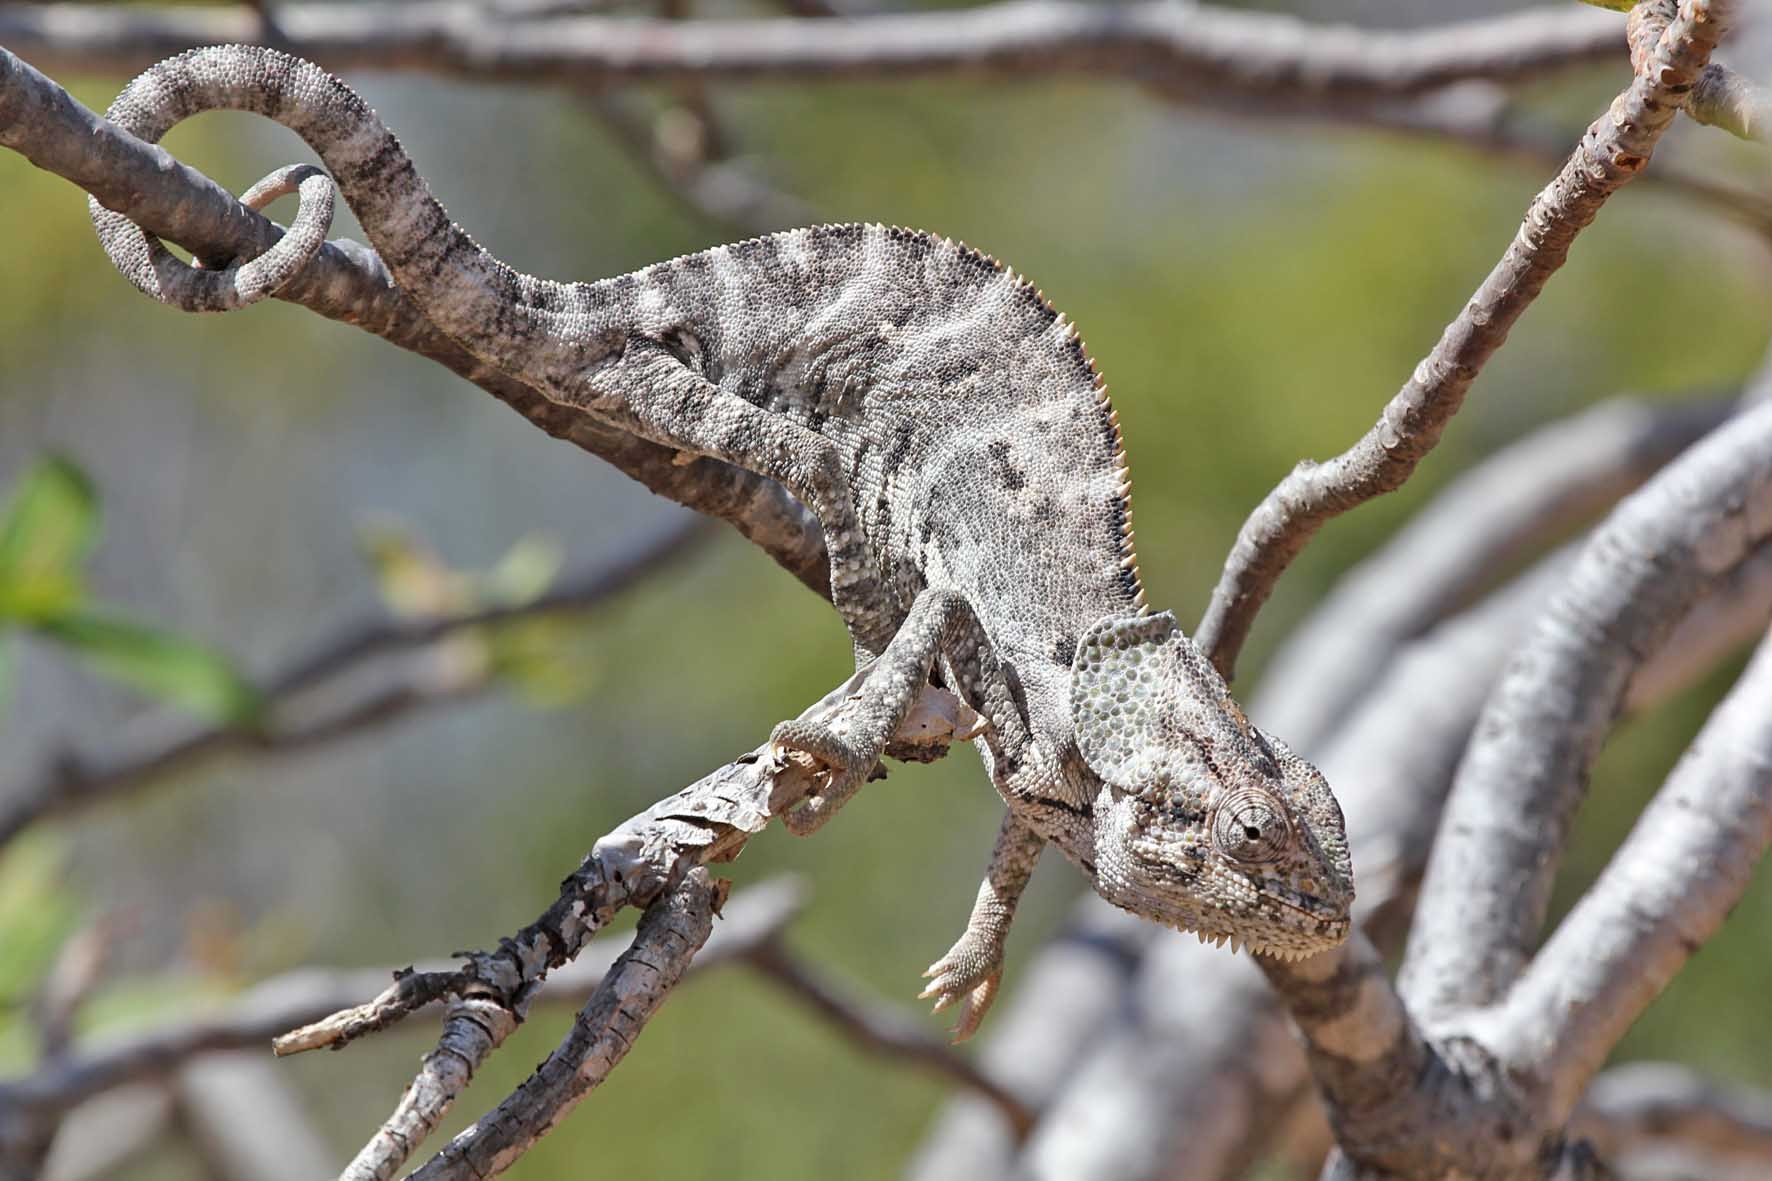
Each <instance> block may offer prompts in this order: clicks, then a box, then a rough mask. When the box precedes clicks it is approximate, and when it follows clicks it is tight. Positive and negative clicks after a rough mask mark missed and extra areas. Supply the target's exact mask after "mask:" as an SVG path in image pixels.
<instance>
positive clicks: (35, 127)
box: [0, 9, 830, 598]
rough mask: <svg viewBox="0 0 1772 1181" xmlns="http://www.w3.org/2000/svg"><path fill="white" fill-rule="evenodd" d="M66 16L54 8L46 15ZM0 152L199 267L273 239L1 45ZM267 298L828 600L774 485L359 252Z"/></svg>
mask: <svg viewBox="0 0 1772 1181" xmlns="http://www.w3.org/2000/svg"><path fill="white" fill-rule="evenodd" d="M184 11H187V12H193V13H195V12H197V10H184ZM243 11H244V10H243ZM347 11H350V10H347ZM117 14H118V15H122V12H121V10H117ZM15 15H17V10H15V9H0V26H4V24H5V22H6V21H7V20H9V19H11V18H12V17H14V16H15ZM67 15H68V14H67V13H65V12H61V11H58V12H57V13H56V14H55V19H57V20H60V19H63V18H64V17H66V16H67ZM99 23H101V24H102V23H104V22H103V21H100V22H99ZM7 39H8V37H7V33H6V32H4V31H0V41H4V40H7ZM0 146H3V147H8V148H11V149H13V150H14V151H17V152H19V153H21V154H22V155H24V156H25V157H26V158H27V159H29V160H30V161H31V162H32V163H33V164H35V165H37V166H38V167H39V168H42V169H44V170H45V171H48V172H53V173H55V174H56V175H58V176H61V177H63V178H65V179H67V180H70V181H72V182H73V183H74V184H76V185H79V186H80V187H81V188H83V189H85V190H86V191H87V192H89V193H91V194H92V195H93V196H94V197H96V198H98V200H99V201H100V202H101V203H102V204H103V205H104V206H105V207H106V208H107V209H113V210H116V211H117V212H120V213H123V214H126V215H128V217H129V218H130V219H131V220H132V221H134V222H136V223H137V224H138V225H140V226H141V227H142V228H143V229H145V230H146V231H148V232H149V233H150V234H154V235H155V236H157V237H160V238H163V239H165V240H167V241H170V242H176V243H177V244H179V245H180V246H183V247H185V248H186V249H188V250H190V251H191V252H192V253H193V254H194V255H196V256H197V257H198V258H200V259H202V260H204V261H205V262H213V263H218V264H219V263H225V262H227V261H229V260H231V259H234V258H254V257H257V256H258V255H260V254H262V253H263V252H264V251H265V250H267V249H268V248H270V247H271V246H272V245H273V244H274V243H276V242H277V241H278V240H279V238H280V237H281V235H282V233H283V231H282V227H280V226H278V225H276V224H275V223H273V222H271V221H269V220H267V219H266V218H264V217H263V216H261V215H260V214H258V213H257V212H255V211H253V210H251V209H248V208H247V207H246V206H245V205H243V204H241V203H240V202H239V201H238V200H236V199H235V198H234V197H233V196H231V195H230V194H229V193H228V192H227V191H226V190H224V189H222V188H221V187H220V186H219V185H217V184H216V183H215V182H214V181H212V180H210V179H209V178H208V177H206V176H204V175H203V174H202V173H200V172H197V171H196V170H195V169H192V168H189V167H187V166H185V165H183V164H180V163H179V162H178V161H177V160H176V159H175V158H173V157H172V156H171V155H170V154H168V153H167V152H166V151H165V150H164V149H163V148H160V147H159V146H157V145H152V144H145V143H143V142H142V141H141V140H139V139H136V138H135V137H134V136H132V135H129V134H127V133H125V132H122V131H120V130H118V129H117V128H116V127H114V126H112V125H111V124H110V123H108V122H106V121H105V120H104V119H101V118H100V117H99V116H98V115H95V114H94V113H93V112H91V111H89V110H87V109H86V108H85V107H83V106H81V105H80V104H79V103H78V102H76V101H75V100H74V99H73V98H72V97H71V96H70V95H69V94H68V93H67V91H65V90H63V89H62V88H61V87H60V86H58V85H57V84H56V83H54V82H52V81H51V80H50V79H48V78H46V77H44V76H43V75H42V74H41V73H39V72H38V71H37V70H35V69H33V68H32V67H31V66H29V65H27V64H25V63H24V62H23V61H21V60H20V59H19V58H18V57H16V56H15V55H13V54H12V53H10V52H8V51H7V50H5V49H0ZM277 298H279V299H284V300H288V301H289V302H292V303H299V304H301V305H302V306H303V307H306V308H307V309H309V310H310V311H313V312H316V313H318V314H319V315H322V316H325V317H326V318H327V319H330V320H338V321H341V322H343V323H346V324H351V325H354V326H356V327H359V328H362V329H364V330H365V331H368V332H372V333H374V334H375V335H377V336H379V337H381V338H382V339H384V340H386V341H388V342H389V343H391V344H395V345H398V346H399V347H401V348H403V349H406V350H408V351H410V352H413V353H416V354H418V355H419V356H422V357H425V358H427V359H429V360H432V361H435V362H437V363H438V364H440V365H442V366H444V367H445V368H446V369H448V370H449V371H450V372H452V373H454V374H456V375H457V376H460V377H464V378H466V379H467V380H469V381H471V382H473V383H474V384H475V385H477V386H479V387H480V388H481V389H483V390H485V391H486V392H487V393H489V394H491V395H492V396H493V397H495V398H497V399H499V401H501V402H503V403H505V404H506V405H508V406H510V407H511V408H512V409H513V410H515V411H517V412H518V413H519V414H521V415H523V417H525V418H527V419H528V420H529V421H530V422H532V423H534V424H535V425H536V426H538V427H540V428H541V429H542V430H544V431H546V432H547V433H548V434H550V435H553V436H554V437H556V438H562V439H566V440H568V441H570V442H572V443H573V444H574V445H576V446H578V447H579V448H581V449H583V450H585V451H588V452H590V453H591V454H593V455H597V456H599V457H601V458H602V459H605V460H607V461H608V462H609V463H611V464H613V465H614V466H615V467H617V468H619V469H620V470H621V471H622V472H623V473H624V474H625V475H627V476H629V477H631V478H632V479H634V480H636V481H638V482H639V483H641V484H643V485H645V486H646V487H647V488H649V489H651V490H652V491H653V492H656V493H658V494H659V495H661V496H664V497H667V498H669V499H671V500H675V501H676V502H677V503H679V504H682V505H684V506H686V507H688V508H692V509H695V510H696V511H698V512H701V513H705V514H707V515H708V516H711V517H717V518H719V519H720V520H723V521H726V522H727V523H728V524H730V525H732V526H733V527H734V528H736V529H737V530H738V531H739V533H741V534H742V535H743V536H744V537H745V538H746V539H747V540H749V541H751V542H753V543H754V544H756V545H757V546H758V547H760V548H761V549H762V550H763V551H764V552H765V553H767V554H769V556H770V557H771V558H772V559H774V560H775V561H776V563H777V564H779V565H781V566H782V567H783V568H784V569H786V570H787V571H788V572H789V573H791V574H793V575H794V576H795V577H796V578H798V579H799V580H800V581H801V582H803V583H805V584H806V585H807V586H808V587H810V588H811V589H813V590H814V591H817V592H818V593H819V594H821V595H823V596H825V597H826V598H828V597H829V596H830V587H829V571H828V562H827V559H826V556H825V550H824V535H823V533H822V531H821V530H820V529H819V527H818V523H817V522H816V521H815V520H814V519H813V518H812V516H811V515H810V514H809V513H807V512H806V511H805V509H804V508H803V507H802V506H801V505H800V504H799V503H798V502H796V501H795V500H794V499H793V498H792V497H791V496H789V495H788V494H787V492H786V491H785V490H784V489H782V488H781V487H780V486H779V485H777V484H775V483H774V482H773V481H770V480H765V479H763V478H762V477H760V476H755V475H752V474H751V473H749V472H744V471H740V470H739V469H737V468H735V467H732V466H731V465H729V464H723V463H720V462H718V461H715V460H711V459H707V458H701V459H697V460H696V461H695V462H693V463H689V464H679V463H677V462H676V459H677V453H676V452H675V451H672V450H670V449H669V448H666V447H660V446H658V445H656V444H653V443H648V442H646V441H644V440H642V439H640V438H638V437H637V436H635V435H633V434H630V433H628V432H626V431H623V430H621V429H619V428H617V427H613V426H610V425H608V424H606V423H602V422H599V421H598V420H596V419H594V418H592V417H590V416H588V415H585V414H582V413H580V412H578V411H576V410H573V409H570V408H568V407H565V406H561V405H559V404H557V403H553V402H549V401H548V400H547V399H546V398H544V397H542V395H541V394H539V393H537V392H536V391H535V390H533V389H531V388H530V387H528V386H526V385H523V384H521V383H520V382H517V381H514V380H512V379H511V378H509V377H507V376H506V375H504V374H503V373H501V372H499V371H497V370H494V369H492V368H490V367H488V366H487V365H485V364H483V363H482V362H480V361H479V360H478V359H476V358H475V357H473V356H472V355H471V354H469V353H467V352H466V351H465V350H463V349H462V348H461V347H460V346H459V345H457V344H456V343H455V342H454V341H452V340H450V339H449V338H448V337H446V336H444V335H443V334H442V333H440V332H438V331H437V330H436V329H435V328H434V327H432V325H431V324H430V322H429V321H427V320H426V319H424V317H423V316H421V315H420V314H419V312H418V310H417V309H416V308H415V307H413V305H412V303H411V302H410V301H409V300H407V299H406V297H405V296H404V295H402V294H401V293H400V291H399V289H398V288H397V287H395V286H394V283H393V279H392V277H391V276H390V275H389V274H388V271H387V268H386V267H385V266H383V265H382V262H381V259H380V258H378V257H377V256H376V254H375V252H374V251H373V250H370V249H369V248H368V247H367V246H364V245H362V244H361V243H358V242H353V241H351V240H349V239H339V240H336V241H332V242H328V243H326V244H325V245H324V246H323V247H321V249H320V252H319V254H318V255H317V256H316V257H315V258H314V260H313V261H312V262H311V263H309V264H308V266H307V267H306V268H305V269H303V270H302V272H301V273H300V274H298V275H297V276H296V277H295V278H294V279H293V280H291V281H290V282H289V283H288V285H286V286H285V287H284V288H283V289H282V290H281V291H280V292H278V295H277Z"/></svg>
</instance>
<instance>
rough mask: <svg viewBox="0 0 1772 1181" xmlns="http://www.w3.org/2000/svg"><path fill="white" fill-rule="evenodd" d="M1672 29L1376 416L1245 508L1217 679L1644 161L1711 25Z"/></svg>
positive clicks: (1447, 410) (1390, 484) (1216, 632)
mask: <svg viewBox="0 0 1772 1181" xmlns="http://www.w3.org/2000/svg"><path fill="white" fill-rule="evenodd" d="M1700 11H1704V12H1708V9H1705V8H1703V7H1702V6H1701V9H1700ZM1678 28H1679V29H1680V30H1681V32H1680V35H1678V36H1670V37H1666V38H1663V39H1662V40H1661V42H1659V47H1658V49H1657V51H1656V55H1655V56H1654V58H1653V60H1652V61H1649V62H1647V63H1646V64H1645V68H1644V69H1642V70H1641V71H1640V72H1639V73H1638V74H1637V76H1636V78H1635V80H1634V81H1633V82H1632V84H1631V87H1630V89H1628V90H1626V91H1625V92H1624V93H1623V94H1621V95H1619V96H1618V98H1617V99H1616V100H1614V102H1613V104H1612V109H1611V110H1610V111H1609V112H1608V113H1607V114H1606V115H1604V116H1602V117H1601V118H1600V119H1598V120H1596V121H1595V122H1594V123H1593V124H1592V125H1591V126H1589V128H1588V130H1587V134H1586V135H1584V136H1583V137H1582V140H1581V143H1580V145H1579V146H1578V147H1577V149H1576V150H1575V153H1574V154H1573V155H1572V156H1570V158H1569V160H1568V162H1567V163H1565V164H1564V165H1563V169H1562V171H1561V172H1560V173H1559V174H1558V175H1557V177H1556V179H1554V180H1553V181H1552V182H1551V183H1550V184H1549V185H1548V186H1547V187H1546V188H1545V189H1544V190H1543V191H1542V192H1541V193H1539V194H1538V196H1537V197H1536V198H1534V200H1533V202H1532V205H1531V207H1530V208H1528V209H1527V211H1526V217H1525V220H1524V221H1523V222H1522V223H1521V225H1520V229H1519V231H1518V232H1517V233H1516V234H1515V236H1514V240H1513V242H1512V243H1511V244H1510V245H1509V246H1508V249H1507V252H1506V254H1504V255H1503V256H1502V259H1501V261H1500V262H1499V263H1497V264H1496V266H1495V269H1494V270H1492V271H1491V272H1490V273H1489V276H1488V278H1486V279H1485V280H1484V281H1483V284H1482V285H1481V286H1480V287H1479V288H1478V289H1477V291H1476V293H1475V294H1474V295H1473V296H1472V297H1471V299H1470V302H1469V303H1467V304H1466V305H1465V307H1464V309H1463V311H1461V312H1460V313H1459V315H1458V317H1457V318H1456V319H1455V320H1453V321H1452V323H1451V324H1449V325H1448V326H1447V327H1446V330H1445V332H1444V333H1443V334H1442V335H1441V337H1440V340H1439V343H1438V344H1436V345H1435V346H1434V349H1433V351H1432V352H1430V353H1429V354H1428V355H1427V357H1426V358H1425V359H1423V361H1422V362H1421V363H1420V364H1419V365H1417V366H1416V368H1415V372H1414V374H1413V375H1412V376H1411V377H1410V379H1409V381H1408V382H1406V383H1405V384H1404V386H1403V388H1402V390H1401V391H1399V392H1398V393H1397V395H1396V396H1395V397H1393V398H1392V399H1391V401H1390V403H1389V404H1388V405H1387V406H1386V407H1385V409H1384V412H1383V414H1382V415H1381V416H1380V417H1379V420H1378V423H1377V425H1375V426H1374V427H1373V428H1372V429H1371V430H1370V431H1368V432H1367V433H1366V435H1365V436H1364V437H1363V438H1362V439H1361V440H1360V441H1359V442H1357V443H1355V444H1354V446H1353V447H1351V448H1349V449H1348V450H1347V451H1344V452H1343V453H1342V454H1341V455H1339V456H1337V457H1335V458H1334V459H1332V460H1329V461H1328V462H1327V463H1324V464H1320V465H1319V464H1312V463H1309V462H1305V463H1301V464H1299V466H1298V467H1297V468H1295V469H1294V470H1293V471H1292V473H1291V474H1290V475H1288V476H1287V477H1286V478H1285V479H1284V480H1282V481H1281V482H1280V484H1279V485H1278V486H1277V487H1275V489H1274V490H1273V491H1272V492H1270V493H1269V494H1268V496H1267V498H1266V499H1265V500H1263V501H1262V503H1261V504H1260V505H1259V506H1257V507H1256V509H1255V511H1254V512H1253V513H1251V514H1250V516H1249V519H1248V520H1247V521H1246V522H1245V523H1244V525H1243V528H1242V530H1241V532H1240V533H1239V534H1238V536H1237V542H1236V545H1235V546H1234V547H1233V548H1232V550H1231V553H1230V555H1229V556H1228V557H1227V558H1226V559H1225V567H1224V573H1223V575H1222V576H1221V577H1220V578H1219V582H1218V586H1217V588H1216V589H1215V590H1214V591H1213V595H1212V602H1211V604H1210V606H1208V608H1207V610H1206V616H1205V618H1204V619H1203V620H1202V621H1201V624H1200V630H1199V634H1198V636H1197V637H1196V638H1197V640H1198V642H1199V644H1200V646H1201V648H1202V650H1204V651H1205V652H1206V653H1207V654H1208V655H1210V656H1211V657H1212V660H1213V663H1214V664H1216V665H1217V666H1218V668H1219V670H1220V671H1221V672H1223V673H1224V674H1225V677H1226V679H1227V680H1228V679H1230V676H1231V674H1232V673H1233V672H1234V671H1235V668H1236V662H1237V653H1238V652H1239V651H1240V650H1241V649H1242V646H1243V640H1244V639H1245V638H1246V637H1247V635H1248V632H1249V627H1250V625H1251V624H1252V623H1253V622H1254V620H1255V616H1256V613H1257V612H1259V611H1260V609H1261V605H1262V604H1263V603H1264V602H1266V600H1267V596H1268V594H1269V593H1270V592H1271V591H1272V589H1273V585H1274V583H1275V582H1276V581H1277V580H1278V579H1279V577H1280V575H1281V573H1283V572H1284V571H1285V569H1286V567H1287V565H1289V564H1290V563H1291V561H1292V559H1293V558H1294V557H1296V556H1297V555H1298V553H1299V551H1301V550H1302V549H1303V548H1304V546H1305V545H1306V543H1308V542H1309V541H1310V539H1311V537H1312V535H1314V534H1315V533H1316V531H1317V530H1318V529H1319V528H1321V527H1322V526H1323V525H1324V524H1325V523H1326V522H1327V521H1329V520H1330V519H1331V518H1332V517H1335V516H1338V515H1340V514H1341V513H1344V512H1346V511H1347V510H1349V509H1351V508H1353V507H1355V506H1356V505H1358V504H1361V503H1363V502H1364V501H1367V500H1370V499H1371V498H1372V497H1374V496H1378V495H1381V494H1383V493H1385V492H1390V491H1394V490H1395V489H1397V488H1399V487H1401V486H1402V484H1403V482H1404V481H1405V480H1407V479H1408V478H1409V476H1410V474H1411V473H1412V472H1413V471H1414V470H1415V465H1416V464H1417V463H1419V462H1420V461H1421V459H1422V458H1423V457H1424V456H1426V455H1427V453H1428V452H1429V451H1431V450H1432V449H1433V447H1434V445H1435V444H1436V443H1437V442H1438V441H1439V438H1440V432H1441V431H1442V430H1444V429H1445V426H1446V424H1447V423H1448V422H1449V421H1450V420H1451V418H1452V416H1453V415H1454V414H1456V413H1457V412H1458V409H1459V407H1460V406H1461V405H1462V404H1463V402H1464V395H1465V393H1466V391H1468V390H1469V389H1470V386H1471V383H1472V382H1474V381H1475V380H1476V377H1477V375H1478V374H1479V373H1480V372H1481V371H1482V368H1483V365H1484V363H1485V362H1487V361H1488V359H1489V358H1490V357H1491V356H1492V355H1493V354H1494V353H1495V350H1496V349H1498V348H1500V347H1501V345H1502V342H1503V341H1505V340H1506V339H1507V334H1508V331H1509V329H1511V328H1512V327H1513V325H1514V323H1515V321H1517V320H1518V319H1519V317H1520V315H1521V314H1522V313H1523V312H1524V311H1525V310H1526V308H1528V307H1529V306H1531V304H1532V301H1533V300H1534V299H1536V298H1537V297H1538V293H1539V292H1540V291H1541V290H1543V288H1544V284H1545V283H1546V282H1547V281H1548V280H1549V279H1550V277H1551V275H1552V274H1554V273H1555V272H1556V271H1557V269H1558V268H1559V267H1561V266H1562V265H1563V261H1564V260H1565V259H1566V258H1567V257H1568V254H1569V248H1570V246H1571V245H1572V244H1573V243H1574V241H1575V236H1576V235H1577V234H1578V233H1580V232H1581V230H1582V229H1583V228H1585V227H1586V226H1587V225H1588V223H1589V222H1591V221H1592V220H1593V219H1594V217H1595V215H1596V214H1598V212H1599V210H1600V206H1601V205H1603V204H1604V203H1605V201H1606V199H1607V198H1608V197H1609V196H1611V195H1612V193H1614V192H1616V191H1617V190H1618V189H1619V188H1621V187H1622V186H1623V185H1624V184H1626V183H1627V182H1628V181H1630V180H1631V178H1632V177H1634V176H1636V175H1637V174H1638V173H1639V172H1641V171H1642V169H1643V167H1644V165H1646V164H1647V163H1648V160H1649V154H1650V153H1651V152H1652V151H1653V150H1654V147H1655V142H1656V140H1657V139H1659V138H1660V136H1661V133H1662V131H1664V130H1665V129H1666V128H1667V126H1668V124H1669V123H1671V122H1672V121H1673V118H1674V116H1675V115H1676V114H1678V112H1679V109H1680V106H1681V104H1682V103H1683V101H1684V99H1685V95H1686V92H1687V90H1688V89H1689V88H1690V86H1691V84H1692V81H1693V80H1694V79H1695V78H1696V76H1697V74H1698V72H1699V71H1700V70H1702V69H1703V68H1704V64H1705V61H1706V59H1707V58H1708V56H1709V54H1710V50H1711V48H1712V47H1713V46H1714V45H1715V41H1716V37H1717V35H1718V30H1717V28H1716V26H1715V22H1713V21H1710V20H1709V19H1708V18H1707V19H1704V20H1697V19H1694V20H1692V21H1688V22H1684V23H1681V24H1680V25H1679V26H1678Z"/></svg>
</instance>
